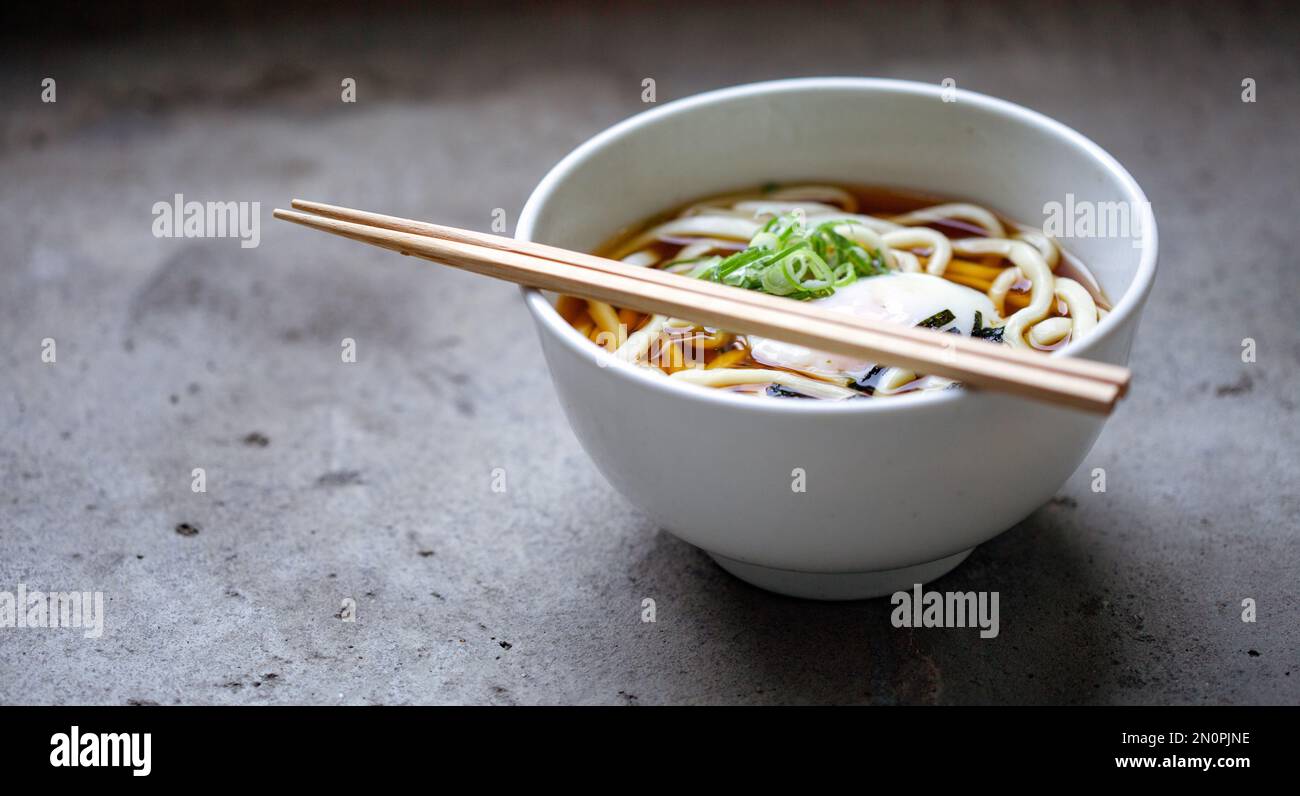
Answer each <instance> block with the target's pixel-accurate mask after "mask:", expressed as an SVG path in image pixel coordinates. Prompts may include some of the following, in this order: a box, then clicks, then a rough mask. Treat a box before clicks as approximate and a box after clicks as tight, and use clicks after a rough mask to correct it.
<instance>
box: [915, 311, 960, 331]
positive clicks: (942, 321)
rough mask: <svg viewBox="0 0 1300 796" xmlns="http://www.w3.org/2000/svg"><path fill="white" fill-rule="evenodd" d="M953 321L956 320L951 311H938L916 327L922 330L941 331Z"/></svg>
mask: <svg viewBox="0 0 1300 796" xmlns="http://www.w3.org/2000/svg"><path fill="white" fill-rule="evenodd" d="M955 320H957V316H956V315H953V314H952V310H940V311H939V312H936V313H935V314H933V315H931V316H930V317H929V318H926V319H925V320H923V321H921V322H920V323H918V324H917V326H919V327H921V328H923V329H942V328H943V327H945V326H947V325H948V324H950V323H952V322H953V321H955Z"/></svg>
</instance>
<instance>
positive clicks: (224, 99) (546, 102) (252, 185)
mask: <svg viewBox="0 0 1300 796" xmlns="http://www.w3.org/2000/svg"><path fill="white" fill-rule="evenodd" d="M798 5H799V4H789V3H779V4H774V5H771V6H770V7H759V6H757V5H755V4H745V5H744V6H736V7H730V8H728V7H722V6H711V5H707V6H694V7H692V8H689V9H688V8H685V7H683V8H681V9H678V10H659V11H652V10H638V9H637V8H635V7H632V6H618V7H617V8H616V9H615V10H605V11H583V10H582V9H581V8H580V7H577V6H573V5H569V4H565V5H562V6H557V7H545V6H535V7H534V6H519V7H516V6H510V5H507V6H504V7H497V4H494V8H493V9H492V10H474V9H473V7H470V6H465V7H462V6H453V7H451V8H449V9H444V10H443V11H442V12H440V13H439V14H438V15H436V18H435V17H433V16H432V15H431V16H430V17H426V18H403V17H381V16H380V15H378V14H371V15H368V16H367V17H365V18H359V19H352V18H348V17H346V16H342V15H337V14H335V13H333V12H329V13H325V14H324V15H323V16H322V17H321V18H320V19H317V20H316V21H314V22H312V23H311V24H310V25H306V26H304V23H303V21H302V19H301V18H294V17H292V16H291V15H287V14H283V15H282V16H281V18H280V19H278V20H275V19H273V20H271V21H269V22H265V23H260V24H253V22H252V21H251V20H252V19H253V17H251V16H250V17H249V19H248V20H230V19H213V20H197V21H196V20H188V21H184V20H183V21H181V22H179V23H175V24H173V22H172V21H170V20H160V21H157V25H156V26H152V27H151V26H150V25H149V24H145V25H143V26H141V25H136V26H134V27H133V29H132V31H131V32H127V33H121V34H115V35H102V34H97V33H95V32H93V31H85V30H82V31H80V32H75V31H74V32H71V33H68V32H67V31H65V33H67V35H66V37H65V38H62V39H42V38H39V37H35V36H32V35H21V31H19V32H15V31H13V30H10V31H9V35H11V36H13V38H12V39H11V40H10V41H8V42H6V44H5V46H4V49H5V51H6V52H7V53H8V55H7V56H6V58H5V68H4V69H3V72H2V73H0V96H2V97H3V107H4V113H3V115H2V116H0V135H2V137H0V174H2V175H3V177H2V180H0V366H2V367H3V371H2V372H3V376H2V377H0V430H2V435H3V436H2V437H0V443H2V444H0V591H10V592H12V591H13V590H14V589H15V588H16V586H17V584H19V583H23V584H26V586H27V587H28V588H30V589H48V590H73V589H77V590H84V591H102V592H103V593H104V595H105V600H106V604H105V616H106V623H105V627H104V632H103V635H102V636H101V637H99V638H85V637H84V636H83V634H82V633H80V632H78V631H76V630H72V629H44V628H0V702H5V703H42V702H56V703H64V702H89V703H110V704H112V703H118V704H120V703H132V702H134V703H150V702H156V703H162V704H173V703H237V704H246V703H300V702H305V703H459V702H468V703H569V702H576V703H626V704H651V703H667V702H674V703H678V702H688V703H719V702H725V703H791V702H794V703H809V702H813V703H820V702H863V703H865V702H875V703H896V702H940V703H966V702H1015V703H1036V702H1068V703H1075V702H1090V703H1091V702H1098V703H1152V702H1155V703H1164V702H1174V703H1221V702H1222V703H1238V702H1287V703H1294V702H1296V701H1297V700H1298V699H1300V660H1297V644H1298V643H1300V628H1298V627H1297V618H1298V617H1300V600H1298V596H1300V585H1298V583H1297V579H1298V578H1300V549H1298V547H1297V514H1300V498H1298V496H1297V489H1296V480H1297V471H1298V468H1297V450H1298V449H1300V434H1298V433H1297V428H1298V427H1300V426H1298V424H1297V413H1296V404H1297V400H1300V399H1298V398H1297V393H1298V390H1300V379H1298V378H1297V375H1296V372H1297V365H1300V331H1298V329H1300V324H1298V323H1297V308H1296V298H1297V295H1298V294H1300V267H1298V266H1297V262H1296V259H1297V258H1296V253H1295V247H1294V246H1293V245H1292V243H1294V241H1295V235H1296V231H1295V220H1296V202H1295V195H1296V188H1297V175H1298V174H1300V155H1298V152H1300V148H1298V146H1297V143H1296V142H1297V140H1298V138H1297V137H1298V136H1300V124H1298V122H1300V102H1298V101H1297V89H1300V68H1298V66H1300V64H1298V62H1297V55H1296V53H1297V50H1298V48H1297V46H1296V45H1297V23H1296V22H1295V19H1296V15H1295V14H1294V13H1293V12H1289V11H1287V10H1286V9H1285V8H1283V7H1275V6H1270V5H1255V6H1251V7H1250V8H1249V10H1243V11H1234V10H1232V9H1230V8H1227V7H1220V6H1217V5H1207V6H1195V5H1182V4H1180V5H1179V7H1178V8H1177V9H1173V8H1169V7H1152V6H1151V5H1149V4H1133V5H1124V6H1111V5H1094V4H1080V5H1077V6H1075V5H1072V6H1068V7H1060V8H1058V9H1057V10H1055V11H1053V12H1051V13H1050V14H1048V15H1043V13H1042V12H1041V11H1035V8H1036V5H1034V4H1031V5H1026V6H991V5H987V4H979V5H978V6H977V7H973V8H968V7H965V6H961V5H957V4H919V5H918V4H908V5H907V6H906V8H907V11H906V14H905V15H901V13H896V14H895V15H891V14H890V13H889V12H887V11H884V10H879V9H876V10H869V9H868V10H863V9H856V10H855V9H851V8H842V9H837V8H830V7H827V8H825V9H823V8H821V7H817V8H814V9H811V10H810V9H804V10H798V9H797V6H798ZM899 8H902V6H900V7H899ZM808 74H867V75H880V76H891V77H903V78H911V79H917V80H924V81H930V82H936V83H937V82H939V81H941V80H942V79H944V78H945V77H952V78H953V79H954V80H956V82H957V85H958V87H960V88H968V89H973V90H978V91H985V92H988V93H993V94H997V95H1000V96H1003V97H1006V98H1008V99H1011V100H1013V101H1016V102H1021V103H1024V104H1026V105H1029V106H1031V107H1034V108H1037V109H1039V110H1042V111H1044V112H1046V113H1048V114H1050V115H1052V116H1055V117H1057V118H1059V119H1061V120H1063V121H1064V122H1066V123H1067V124H1070V125H1072V126H1074V127H1076V128H1078V129H1079V130H1081V131H1083V132H1084V133H1085V134H1087V135H1089V136H1091V137H1093V138H1094V139H1095V140H1097V141H1098V142H1099V143H1101V144H1102V145H1103V146H1104V147H1106V148H1108V149H1109V150H1110V151H1111V152H1113V153H1114V154H1115V155H1116V156H1117V157H1119V159H1120V160H1121V161H1123V162H1124V163H1125V164H1126V165H1128V166H1129V168H1130V169H1131V170H1132V171H1133V172H1134V174H1135V175H1136V177H1137V178H1138V180H1139V181H1140V182H1141V183H1142V184H1143V185H1144V186H1145V188H1146V189H1147V191H1148V192H1149V194H1150V196H1151V198H1152V200H1153V203H1154V206H1155V209H1156V213H1157V216H1158V218H1159V221H1160V232H1161V239H1162V244H1163V245H1162V268H1163V271H1162V273H1161V276H1160V279H1159V280H1158V283H1157V285H1156V288H1155V292H1154V294H1153V296H1152V298H1151V304H1150V307H1149V310H1148V312H1147V315H1146V319H1145V322H1144V326H1143V329H1142V333H1141V334H1140V335H1139V340H1138V342H1137V346H1136V350H1135V351H1134V355H1133V365H1134V367H1135V368H1136V371H1137V373H1138V377H1137V381H1136V386H1135V387H1134V389H1133V392H1132V396H1131V397H1130V398H1129V399H1128V400H1127V401H1125V402H1124V404H1123V406H1122V408H1121V409H1120V410H1119V411H1118V413H1117V414H1116V415H1115V417H1114V418H1113V420H1112V422H1111V423H1110V424H1109V426H1108V427H1107V430H1106V432H1105V433H1104V434H1103V436H1102V437H1101V440H1100V441H1099V442H1098V444H1097V446H1096V448H1095V449H1094V451H1093V452H1092V454H1091V455H1090V456H1089V458H1088V460H1087V462H1086V463H1085V465H1084V467H1082V468H1080V471H1079V472H1078V473H1076V475H1075V476H1074V477H1073V478H1072V479H1071V480H1070V481H1069V483H1067V484H1066V485H1065V486H1064V487H1063V489H1062V491H1061V493H1060V495H1059V496H1058V497H1057V498H1056V499H1055V500H1053V501H1052V502H1051V503H1050V504H1049V505H1046V506H1044V507H1043V508H1041V509H1040V510H1039V511H1037V512H1036V513H1035V514H1033V515H1032V516H1031V517H1030V518H1028V519H1027V520H1026V521H1024V522H1023V523H1021V524H1020V525H1019V526H1018V527H1016V528H1014V529H1013V530H1011V531H1010V532H1008V533H1006V534H1004V535H1003V536H1001V537H999V538H998V539H996V540H994V541H992V542H990V543H988V544H985V545H983V546H982V547H980V548H979V549H978V550H977V551H976V552H975V554H974V555H972V556H971V558H970V560H969V561H968V562H967V563H965V564H964V565H963V566H961V567H960V568H959V569H958V570H956V571H955V572H954V573H953V574H952V575H950V576H948V577H947V578H945V579H944V580H942V581H941V582H940V584H941V588H945V589H987V590H997V591H999V592H1000V594H1001V612H1002V623H1001V634H1000V635H999V637H998V638H997V639H995V640H993V641H987V642H981V641H979V640H978V638H977V636H976V633H975V631H967V630H906V629H894V628H893V627H891V626H890V623H889V605H888V603H887V602H886V601H874V602H867V603H858V604H817V603H810V602H802V601H797V600H791V599H785V598H781V597H776V596H773V595H770V594H766V593H763V592H760V591H758V590H755V589H753V588H750V587H749V586H746V585H745V584H743V583H741V582H738V581H736V580H734V579H733V578H731V577H729V576H728V575H726V574H725V573H723V572H722V571H721V570H719V569H718V568H717V567H716V566H715V565H714V564H713V563H712V562H711V561H710V560H709V559H707V558H706V557H705V556H704V555H703V554H701V553H700V552H698V551H696V550H695V549H692V548H691V547H689V546H688V545H686V544H683V543H681V542H679V541H676V540H675V539H673V538H672V537H670V536H668V535H666V534H665V533H663V532H661V531H659V530H658V529H656V528H655V527H654V526H653V525H652V524H651V523H650V522H648V521H647V520H646V519H645V518H644V517H642V516H641V515H640V514H638V513H637V512H636V511H635V510H633V509H632V508H631V507H630V506H628V505H627V504H626V503H625V502H624V501H623V500H622V499H621V498H620V497H619V496H618V495H616V494H615V493H614V492H613V491H612V489H611V488H610V487H609V486H608V485H607V484H606V483H605V482H604V481H603V480H602V478H601V476H600V475H599V474H598V473H597V471H596V469H595V468H594V467H593V465H592V464H591V462H590V461H589V460H588V459H587V458H586V456H585V455H584V454H583V452H582V450H581V449H580V448H579V446H578V444H577V442H576V441H575V439H574V438H573V436H572V434H571V432H570V431H569V429H568V427H567V425H566V423H565V420H564V418H563V415H562V412H561V410H560V407H559V406H558V404H557V401H556V398H555V396H554V393H553V392H552V390H551V387H550V384H549V383H548V377H547V374H546V371H545V368H544V366H543V363H542V362H541V360H540V352H539V349H538V345H537V342H536V339H535V337H534V333H533V330H532V328H531V326H530V323H529V320H528V318H527V316H526V313H525V311H524V309H523V307H522V305H521V303H520V300H519V296H518V294H517V292H516V291H515V290H514V289H513V288H512V287H510V286H508V285H504V284H498V283H493V282H490V281H487V280H483V279H479V278H475V277H472V276H469V275H465V274H461V273H457V272H453V271H448V270H440V269H437V268H434V267H426V266H423V265H421V264H420V263H418V262H416V261H411V260H403V259H400V258H396V257H393V256H391V255H386V254H384V253H381V252H376V251H370V250H366V249H363V248H361V247H359V246H356V245H353V244H347V243H344V242H342V241H339V240H336V239H332V238H328V237H326V236H321V235H314V234H309V233H306V232H304V231H303V230H301V229H298V228H296V227H290V226H288V225H282V224H272V223H270V222H269V212H270V208H271V207H273V206H276V205H280V206H283V205H284V203H285V202H286V201H287V200H288V199H289V198H290V197H293V196H305V197H319V198H323V199H327V200H333V201H337V202H339V203H343V204H349V205H353V206H360V207H369V208H376V209H381V210H388V211H392V212H395V213H400V214H402V215H408V216H415V217H427V218H435V219H442V220H444V221H447V222H450V223H453V224H459V225H464V226H470V227H477V228H484V229H486V228H487V227H488V226H489V224H490V223H491V221H492V213H493V211H494V209H496V208H501V209H504V210H505V212H506V217H507V219H508V221H509V222H511V223H513V221H514V219H515V217H516V215H517V213H518V211H519V209H520V207H521V206H522V203H523V201H524V199H525V198H526V196H527V195H528V193H529V191H530V189H531V188H532V186H533V185H534V184H535V183H536V181H537V180H538V179H539V178H540V177H541V175H542V174H543V173H545V171H546V169H548V168H549V167H550V166H551V165H552V164H553V163H554V162H555V161H556V160H557V159H558V158H560V157H561V156H562V155H563V154H564V153H566V152H567V151H568V150H569V149H571V148H572V147H573V146H575V145H576V144H578V143H579V142H581V141H582V140H583V139H585V138H586V137H587V136H589V135H591V134H592V133H594V132H596V131H598V130H600V129H602V128H603V127H605V126H607V125H609V124H610V123H613V122H615V121H617V120H619V119H621V118H623V117H625V116H627V115H629V114H632V113H634V112H637V111H639V110H642V109H643V108H644V105H643V104H642V100H641V92H642V80H643V79H644V78H646V77H651V78H653V79H654V80H655V81H656V87H657V93H658V100H659V101H660V102H663V101H666V100H670V99H673V98H676V97H680V96H684V95H687V94H691V93H694V92H697V91H700V90H705V89H709V88H713V87H717V86H721V85H727V84H732V83H739V82H747V81H752V80H758V79H768V78H775V77H783V76H797V75H808ZM45 77H53V78H55V80H56V84H55V85H56V91H57V93H56V100H57V101H56V102H54V103H42V102H41V90H42V89H41V81H42V79H43V78H45ZM347 77H351V78H353V79H355V81H356V85H357V102H355V103H343V102H341V101H340V85H341V81H342V80H343V79H344V78H347ZM1245 78H1251V79H1253V80H1254V81H1255V85H1256V91H1257V102H1255V103H1244V102H1242V98H1241V93H1242V81H1243V79H1245ZM177 193H180V194H183V195H184V196H185V197H186V198H187V199H195V200H200V201H206V200H240V201H258V202H261V209H262V218H263V220H264V222H265V223H264V224H263V225H262V229H261V239H260V245H259V246H258V247H257V248H247V249H245V248H241V247H240V246H239V245H238V242H237V241H234V240H230V239H218V240H193V239H183V238H182V239H157V238H155V237H154V236H153V234H152V232H151V223H152V221H153V217H152V215H151V208H152V206H153V203H154V202H157V201H160V200H161V201H168V200H170V199H171V198H172V197H173V195H174V194H177ZM46 338H51V339H53V340H54V341H55V343H56V346H57V348H56V352H57V355H56V361H55V362H54V363H44V362H43V361H42V358H41V354H42V350H43V347H42V341H44V340H45V339H46ZM343 338H353V339H354V340H355V341H356V343H357V362H355V363H352V364H344V363H342V362H341V357H340V341H341V340H342V339H343ZM1245 338H1252V339H1254V340H1255V341H1256V345H1257V352H1258V353H1257V361H1256V362H1254V363H1251V364H1243V362H1242V358H1241V352H1242V341H1243V339H1245ZM1096 466H1101V467H1104V468H1106V470H1107V473H1108V488H1107V491H1106V492H1105V493H1094V492H1093V491H1092V490H1091V489H1090V487H1089V472H1090V468H1091V467H1096ZM194 468H203V470H204V471H205V473H206V489H207V491H206V492H203V493H195V492H193V491H192V490H191V485H192V480H193V476H192V473H193V470H194ZM495 468H502V470H503V471H504V472H505V474H506V484H507V488H506V490H505V491H504V492H500V491H493V489H492V473H493V471H494V469H495ZM178 528H179V530H180V531H184V533H181V532H178ZM194 531H197V532H194ZM645 597H650V598H653V599H654V600H655V601H656V605H657V621H656V622H654V623H643V622H642V621H641V600H642V599H643V598H645ZM345 599H351V600H354V601H355V605H356V608H355V621H351V622H346V621H342V619H341V606H342V605H343V601H344V600H345ZM1245 599H1252V600H1254V601H1256V605H1257V621H1256V622H1253V623H1249V622H1244V621H1242V601H1243V600H1245Z"/></svg>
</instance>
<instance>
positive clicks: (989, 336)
mask: <svg viewBox="0 0 1300 796" xmlns="http://www.w3.org/2000/svg"><path fill="white" fill-rule="evenodd" d="M1004 328H1005V327H1003V326H987V327H986V326H984V316H983V315H981V314H980V311H979V310H975V325H974V326H972V327H971V330H970V336H971V337H978V338H979V339H981V340H991V341H992V342H994V343H1000V342H1002V330H1003V329H1004Z"/></svg>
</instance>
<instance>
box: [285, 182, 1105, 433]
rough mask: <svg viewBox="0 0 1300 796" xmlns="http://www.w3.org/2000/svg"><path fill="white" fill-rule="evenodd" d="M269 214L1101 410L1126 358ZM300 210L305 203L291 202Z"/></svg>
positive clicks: (464, 234) (378, 223)
mask: <svg viewBox="0 0 1300 796" xmlns="http://www.w3.org/2000/svg"><path fill="white" fill-rule="evenodd" d="M293 207H294V208H295V210H280V209H277V210H276V211H275V213H274V215H275V217H276V218H279V219H283V220H285V221H292V222H294V223H295V224H302V225H303V226H307V227H312V228H313V229H319V230H323V231H325V232H330V233H333V234H335V235H340V236H342V237H345V238H351V239H352V240H357V241H361V242H362V243H369V244H371V245H373V246H379V247H381V248H385V249H389V250H392V251H396V252H399V253H401V254H406V255H414V256H416V257H421V258H423V259H426V260H432V261H433V262H436V263H441V264H444V265H450V266H453V267H456V268H461V269H464V270H467V271H472V272H474V273H478V274H484V275H486V276H491V277H495V278H497V279H504V280H506V281H508V282H515V283H518V284H522V285H527V286H529V287H535V288H540V289H542V290H552V291H555V292H557V293H564V294H567V295H571V296H578V297H582V298H587V299H594V300H597V301H603V302H606V303H609V304H613V305H615V306H619V307H628V308H630V309H634V310H638V311H640V312H645V313H655V314H660V315H669V316H672V317H676V318H683V319H686V320H690V321H694V322H695V323H699V324H704V325H708V326H712V327H715V328H720V329H726V330H728V331H731V332H736V333H741V334H755V335H760V336H764V337H772V338H775V339H778V340H783V341H786V342H790V343H796V344H799V345H804V346H808V347H809V348H813V349H816V350H820V351H829V352H832V353H837V354H844V355H849V356H854V357H858V358H861V359H863V360H867V361H871V362H878V363H881V364H886V365H897V366H900V367H904V368H907V369H908V370H911V371H914V372H916V373H928V374H933V375H936V376H943V377H946V378H950V379H956V380H958V381H961V382H963V383H965V384H969V385H972V386H975V387H981V388H986V389H990V390H997V391H1000V392H1006V393H1010V394H1013V395H1019V396H1022V397H1025V398H1031V399H1034V400H1040V401H1047V402H1049V403H1054V404H1059V405H1063V406H1070V407H1074V408H1078V409H1084V410H1088V411H1092V412H1100V413H1103V414H1105V413H1109V412H1110V411H1111V410H1112V409H1113V408H1114V406H1115V402H1116V401H1117V400H1118V399H1119V398H1120V396H1122V395H1123V394H1124V392H1125V390H1126V389H1127V387H1128V382H1129V371H1128V369H1127V368H1123V367H1119V366H1116V365H1109V364H1104V363H1100V362H1091V361H1088V360H1081V359H1070V358H1065V357H1049V356H1044V355H1042V354H1035V353H1032V352H1025V351H1017V350H1014V349H1011V348H1008V347H1006V346H1000V345H996V344H992V343H988V342H985V341H982V340H973V339H971V338H967V337H963V336H960V335H954V334H947V333H943V332H938V331H934V330H930V329H920V328H915V327H908V326H901V325H896V324H889V323H882V322H878V321H871V320H868V319H865V318H859V317H855V316H850V315H845V314H843V313H837V312H831V311H827V310H824V309H820V308H818V307H816V306H815V305H809V304H805V303H802V302H798V301H792V300H790V299H786V298H781V297H778V296H769V295H767V294H765V293H758V292H755V291H750V290H744V289H742V288H735V287H730V286H727V285H721V284H717V283H714V282H704V281H700V280H697V279H690V278H689V277H684V276H680V275H677V274H672V273H668V272H666V271H661V270H658V269H655V268H643V267H638V266H632V265H627V264H626V263H621V262H619V261H617V260H610V259H606V258H604V257H597V256H595V255H591V254H585V253H583V252H575V251H569V250H568V249H561V248H558V247H555V246H547V245H545V244H541V243H534V242H531V241H522V240H515V239H514V238H505V237H501V236H499V235H489V234H486V233H482V232H474V231H472V230H466V229H457V228H454V227H445V226H441V225H438V224H430V223H427V222H424V221H413V220H411V219H406V218H398V217H396V216H386V215H382V214H379V213H370V212H367V211H364V210H353V209H351V208H346V207H337V206H334V205H327V204H321V203H319V202H306V201H301V200H298V199H295V200H293ZM297 211H305V212H297Z"/></svg>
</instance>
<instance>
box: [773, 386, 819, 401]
mask: <svg viewBox="0 0 1300 796" xmlns="http://www.w3.org/2000/svg"><path fill="white" fill-rule="evenodd" d="M767 394H768V395H770V396H772V397H773V398H812V396H811V395H804V394H803V393H801V392H795V391H794V390H791V389H790V388H788V387H782V386H781V385H780V384H769V385H767Z"/></svg>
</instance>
